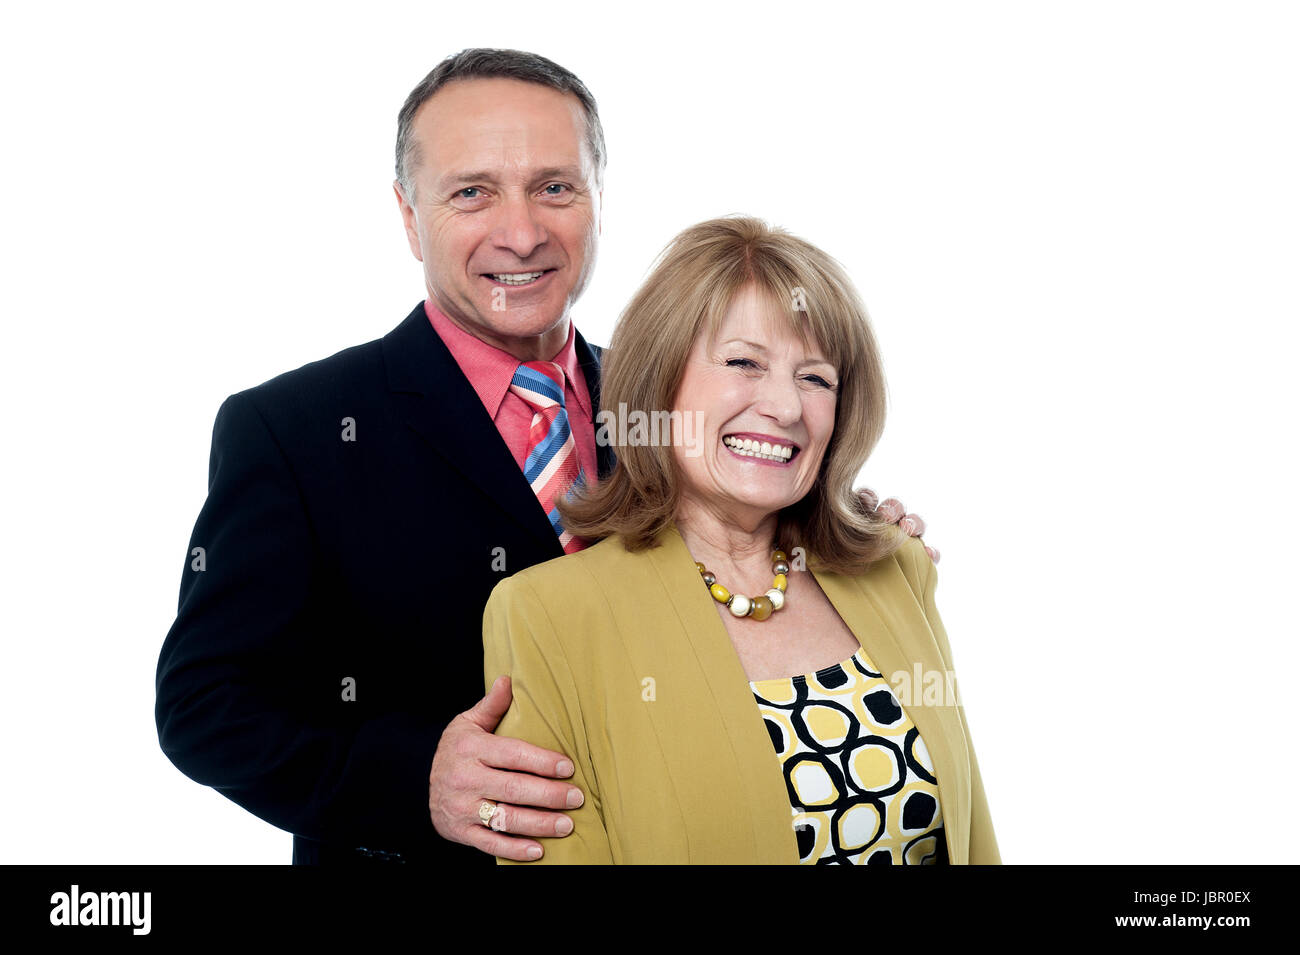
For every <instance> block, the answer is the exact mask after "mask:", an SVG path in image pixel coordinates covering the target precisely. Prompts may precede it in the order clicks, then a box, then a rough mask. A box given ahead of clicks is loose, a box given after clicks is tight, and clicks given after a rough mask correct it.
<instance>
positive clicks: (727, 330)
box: [672, 286, 839, 526]
mask: <svg viewBox="0 0 1300 955" xmlns="http://www.w3.org/2000/svg"><path fill="white" fill-rule="evenodd" d="M707 337H708V335H707V332H706V333H705V334H704V335H702V336H701V337H700V339H698V340H697V341H696V342H695V346H694V347H693V348H692V349H691V354H690V357H689V358H688V360H687V363H686V371H685V374H684V376H683V378H682V384H681V387H680V389H679V390H678V392H677V399H676V402H675V403H674V407H673V409H672V410H674V411H680V412H681V413H682V416H683V418H682V420H685V417H686V416H687V415H692V414H696V413H697V412H698V413H699V415H700V417H699V418H697V419H696V420H697V424H698V430H697V431H696V432H695V434H696V435H697V437H698V439H699V440H698V442H697V443H696V444H695V448H696V449H697V450H700V453H698V454H694V455H691V454H688V453H687V451H688V448H687V447H686V446H684V445H683V444H682V443H678V444H677V445H676V446H675V447H674V449H673V453H674V455H675V456H676V459H677V463H678V466H679V467H680V468H681V471H682V474H683V486H682V496H683V500H684V502H688V503H692V504H697V505H703V506H704V507H706V508H708V509H710V510H712V511H714V512H715V513H717V514H719V515H720V516H722V517H724V518H725V519H728V520H731V521H734V522H736V523H738V524H740V525H742V526H755V525H757V523H758V522H759V521H760V520H762V519H763V518H764V517H766V516H767V515H769V514H772V513H774V512H775V511H778V510H780V509H781V508H783V507H786V506H788V505H790V504H793V503H795V502H796V501H798V500H800V499H801V498H802V497H803V496H804V495H806V494H807V493H808V491H809V490H810V489H811V488H812V486H813V483H814V482H815V481H816V479H817V472H818V470H819V469H820V467H821V463H822V456H823V455H824V454H825V452H826V446H827V445H828V444H829V443H830V440H831V432H832V431H833V430H834V427H835V402H836V400H837V399H836V396H837V391H838V388H839V377H838V374H837V371H836V368H835V367H834V366H833V365H831V364H830V362H828V361H827V360H826V359H825V357H824V356H823V355H822V353H821V350H820V349H819V348H818V347H817V346H816V345H815V344H810V345H809V346H808V347H807V348H805V346H804V344H803V342H802V341H801V340H800V339H799V336H798V335H797V334H795V333H794V331H792V330H791V329H790V326H789V316H788V315H785V314H782V313H781V312H780V311H779V309H778V306H777V305H776V304H774V303H773V302H771V301H769V299H768V298H767V297H765V296H762V295H760V294H759V292H758V290H757V289H756V288H755V287H754V286H747V287H746V288H744V289H742V290H741V292H740V293H739V294H738V295H737V296H736V298H735V300H734V301H733V302H732V303H731V307H730V308H729V309H728V310H727V313H726V315H725V316H724V318H723V321H722V324H721V326H720V327H719V329H718V334H717V337H716V338H715V339H714V340H712V341H708V340H706V339H707ZM745 442H749V444H750V447H748V448H747V447H745V446H744V445H745ZM782 448H783V449H785V450H784V452H782V451H781V450H780V449H782Z"/></svg>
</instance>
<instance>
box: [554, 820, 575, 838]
mask: <svg viewBox="0 0 1300 955" xmlns="http://www.w3.org/2000/svg"><path fill="white" fill-rule="evenodd" d="M572 831H573V820H572V819H570V818H569V817H568V816H561V817H560V821H559V822H557V823H556V824H555V834H556V835H557V836H567V835H568V834H569V833H571V832H572Z"/></svg>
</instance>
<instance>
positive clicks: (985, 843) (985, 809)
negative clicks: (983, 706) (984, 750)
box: [914, 541, 1002, 865]
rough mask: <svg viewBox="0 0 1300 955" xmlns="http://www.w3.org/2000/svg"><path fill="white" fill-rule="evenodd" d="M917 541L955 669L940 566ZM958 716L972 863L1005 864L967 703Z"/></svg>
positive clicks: (928, 601) (931, 609)
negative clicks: (940, 593) (939, 591)
mask: <svg viewBox="0 0 1300 955" xmlns="http://www.w3.org/2000/svg"><path fill="white" fill-rule="evenodd" d="M914 543H915V544H916V546H915V548H914V550H915V551H920V555H921V556H920V558H918V561H917V562H918V563H923V564H924V569H923V570H922V580H924V582H925V583H924V598H923V600H924V606H925V616H926V619H927V620H928V621H929V623H930V629H931V631H933V633H934V638H935V640H936V641H937V642H938V644H939V652H940V653H942V654H943V661H944V665H945V666H946V667H947V668H948V669H949V670H954V669H955V668H954V666H953V659H952V647H950V646H949V644H948V632H947V631H946V630H945V629H944V627H943V620H941V619H940V617H939V610H938V608H937V607H936V606H935V603H934V592H935V589H936V588H937V587H938V584H939V569H938V568H937V567H936V566H935V564H934V561H932V560H930V558H929V555H927V554H926V553H925V550H924V549H923V547H922V546H921V545H920V542H919V541H917V542H914ZM957 718H958V720H960V721H961V728H962V732H963V733H964V734H965V735H966V743H967V746H968V756H969V758H970V791H971V806H970V860H969V861H970V864H971V865H1001V864H1002V856H1001V854H1000V853H999V852H998V840H997V837H996V836H994V834H993V819H992V817H991V816H990V815H989V804H988V798H987V797H986V796H985V794H984V780H983V779H982V778H981V777H980V766H979V760H977V759H976V758H975V743H974V740H972V739H971V734H970V727H969V726H968V725H967V723H966V710H965V707H963V706H961V705H960V704H958V706H957Z"/></svg>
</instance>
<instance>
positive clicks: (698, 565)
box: [695, 560, 708, 574]
mask: <svg viewBox="0 0 1300 955" xmlns="http://www.w3.org/2000/svg"><path fill="white" fill-rule="evenodd" d="M695 569H696V570H698V571H699V572H700V573H701V574H704V573H708V568H707V567H705V566H704V565H703V564H701V563H700V562H699V561H698V560H697V561H696V562H695Z"/></svg>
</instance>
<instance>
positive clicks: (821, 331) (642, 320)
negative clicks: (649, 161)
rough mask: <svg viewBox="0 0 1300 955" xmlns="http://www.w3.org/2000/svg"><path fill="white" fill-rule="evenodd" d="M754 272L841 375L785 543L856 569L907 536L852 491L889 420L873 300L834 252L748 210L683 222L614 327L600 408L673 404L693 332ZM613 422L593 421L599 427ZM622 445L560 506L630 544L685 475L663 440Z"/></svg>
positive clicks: (599, 533) (640, 544) (647, 536)
mask: <svg viewBox="0 0 1300 955" xmlns="http://www.w3.org/2000/svg"><path fill="white" fill-rule="evenodd" d="M751 285H752V286H755V287H756V288H757V289H758V290H759V291H760V292H761V293H765V294H766V295H767V296H768V297H770V299H771V300H772V301H773V302H774V303H776V304H778V305H779V307H780V311H781V312H782V313H784V314H786V315H788V316H789V321H790V327H791V328H792V329H793V330H794V331H795V333H796V334H798V335H799V336H800V338H801V339H802V340H803V341H804V343H805V345H807V344H809V343H810V336H811V340H812V341H813V342H815V343H816V344H817V345H818V346H819V347H820V348H821V350H822V354H823V355H824V356H825V357H826V359H827V360H828V361H830V362H831V363H832V364H833V365H834V366H835V368H836V370H837V372H838V374H839V388H838V399H837V402H836V408H835V430H834V433H833V434H832V436H831V440H830V444H829V445H828V446H827V448H826V454H825V457H824V458H823V460H822V465H821V468H820V470H819V472H818V475H817V479H816V481H815V483H814V484H813V487H812V489H811V490H810V491H809V492H808V494H807V495H806V496H805V497H804V498H803V499H802V500H800V501H798V502H797V503H795V504H792V505H790V506H789V507H787V508H784V509H783V510H782V511H781V513H780V515H779V517H778V525H777V528H778V529H777V543H778V545H779V546H780V547H782V548H783V549H785V550H786V552H787V553H789V552H790V550H791V549H792V548H795V547H802V548H804V549H805V551H806V553H807V554H808V555H809V556H810V557H815V558H816V561H817V564H818V565H820V566H821V567H824V568H825V569H827V570H831V571H835V572H839V573H860V572H862V571H863V570H865V569H866V567H867V566H868V565H869V564H871V563H872V562H873V561H876V560H879V559H880V558H882V557H885V556H887V555H888V554H890V553H892V552H893V551H894V550H896V549H897V548H898V547H900V546H901V545H902V544H903V542H904V541H905V540H906V539H907V536H906V534H905V533H904V532H902V531H901V530H899V528H897V527H896V526H894V525H893V524H890V523H888V522H885V521H881V520H879V519H877V518H875V517H874V516H872V514H871V512H870V511H869V510H868V509H867V507H866V505H864V504H863V503H862V500H861V499H860V498H859V497H858V495H857V493H856V492H855V491H854V490H853V481H854V479H855V478H856V477H857V474H858V471H859V470H861V468H862V466H863V464H864V463H865V462H866V460H867V456H868V455H869V454H870V453H871V449H872V448H873V447H875V444H876V442H877V441H878V440H879V439H880V435H881V432H882V431H883V430H884V426H885V379H884V370H883V368H882V367H881V363H880V353H879V349H878V348H877V346H876V339H875V335H873V334H872V331H871V324H870V322H869V320H868V318H867V312H866V309H865V308H864V307H863V305H862V302H861V300H860V299H859V297H858V294H857V292H856V290H855V289H854V288H853V284H852V283H851V282H850V281H849V279H848V276H847V275H846V274H845V272H844V269H843V268H842V267H841V266H840V264H839V263H838V262H836V261H835V260H834V259H833V258H831V257H830V256H829V255H827V254H826V253H825V252H822V251H821V250H820V249H818V248H816V247H815V246H813V245H811V244H809V243H807V242H805V241H803V240H802V239H799V238H796V237H795V236H793V235H791V234H789V233H788V232H786V231H784V230H783V229H778V228H773V227H770V226H768V225H767V224H766V223H764V222H762V221H761V220H759V219H754V218H750V217H748V216H726V217H724V218H720V219H710V220H709V221H707V222H701V223H700V224H699V225H695V226H692V227H691V228H689V229H686V230H685V231H684V232H682V233H680V234H679V235H678V236H677V237H676V238H675V239H673V241H672V242H670V243H669V244H668V246H667V247H666V248H665V249H664V251H663V252H662V253H660V255H659V257H658V259H656V261H655V265H654V267H653V270H652V271H651V273H650V275H649V277H648V278H647V279H646V280H645V282H644V283H643V284H642V285H641V288H640V289H638V290H637V293H636V295H635V296H634V297H633V298H632V301H631V302H629V303H628V306H627V308H625V309H624V310H623V314H622V315H621V316H620V318H619V322H618V326H617V327H616V328H615V329H614V335H613V339H612V340H611V341H610V344H609V349H608V350H607V351H606V353H605V359H604V364H603V370H602V375H601V380H602V384H601V391H600V395H601V397H600V405H601V411H602V412H605V413H607V414H610V415H612V414H615V409H621V410H620V411H619V412H618V413H620V414H623V413H628V414H630V413H631V412H635V411H638V410H639V411H642V412H644V413H645V415H646V416H647V417H648V416H651V415H652V414H653V413H654V412H656V411H658V412H661V413H662V412H666V411H668V410H669V409H672V408H673V406H674V403H675V398H676V396H677V392H678V389H679V388H680V386H681V382H682V377H683V375H684V372H685V368H686V362H687V359H688V357H689V356H690V353H691V349H692V348H693V347H694V345H695V341H696V339H697V338H698V337H699V336H700V335H701V334H706V335H708V336H710V337H712V336H714V335H715V334H716V332H717V330H718V328H719V327H720V325H721V322H722V319H723V316H724V315H725V314H726V312H727V310H728V308H730V306H731V303H732V302H733V300H734V299H735V298H736V296H737V294H739V292H740V291H741V290H742V289H744V288H746V287H747V286H751ZM601 417H606V415H602V416H601ZM604 433H607V432H602V430H601V429H598V430H597V437H598V439H599V438H602V436H603V434H604ZM615 453H616V456H617V463H616V465H615V468H614V471H613V473H612V474H611V475H610V476H609V477H608V478H606V479H605V480H603V481H601V482H599V483H595V484H590V485H588V486H585V487H581V486H580V487H577V488H575V490H574V491H573V492H572V493H571V494H570V495H568V497H566V498H565V499H563V500H561V501H560V502H559V505H558V506H559V510H560V516H561V519H562V520H563V522H564V526H565V528H566V529H567V530H569V531H570V532H572V533H573V534H576V535H577V536H579V537H586V538H588V539H595V538H600V537H605V536H608V535H610V534H618V535H621V536H622V538H623V542H624V546H626V547H627V548H628V549H629V550H633V551H635V550H643V549H645V548H646V547H648V546H650V544H651V542H652V541H653V540H654V538H655V537H656V535H658V533H659V532H660V531H661V530H662V529H663V528H664V527H665V526H667V524H668V523H669V522H671V521H672V519H673V515H674V513H675V511H676V508H677V504H678V499H679V492H680V481H681V475H680V474H679V472H678V468H677V465H676V462H675V459H674V456H673V449H672V447H671V446H668V442H666V441H664V442H660V443H658V444H655V443H652V442H638V443H635V444H626V445H623V446H618V447H616V448H615Z"/></svg>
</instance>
